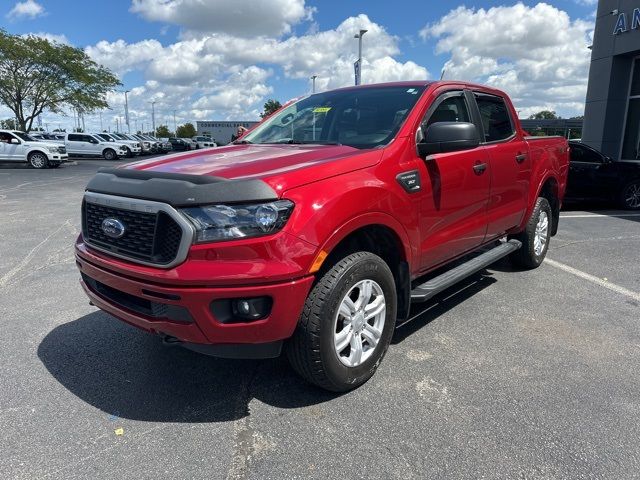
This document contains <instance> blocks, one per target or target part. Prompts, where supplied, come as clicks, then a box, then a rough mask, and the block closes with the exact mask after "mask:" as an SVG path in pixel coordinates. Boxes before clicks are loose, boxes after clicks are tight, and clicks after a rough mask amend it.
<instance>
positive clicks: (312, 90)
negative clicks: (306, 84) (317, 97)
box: [311, 75, 318, 93]
mask: <svg viewBox="0 0 640 480" xmlns="http://www.w3.org/2000/svg"><path fill="white" fill-rule="evenodd" d="M316 78H318V75H311V81H312V82H313V87H312V89H311V93H316Z"/></svg>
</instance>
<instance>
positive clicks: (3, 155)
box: [0, 130, 69, 168]
mask: <svg viewBox="0 0 640 480" xmlns="http://www.w3.org/2000/svg"><path fill="white" fill-rule="evenodd" d="M67 158H69V155H67V151H66V149H65V146H64V145H60V144H58V143H53V142H42V141H38V140H36V139H34V138H32V137H30V136H29V135H28V134H26V133H24V132H19V131H17V130H0V161H2V162H28V163H29V165H31V166H32V167H33V168H46V167H52V168H56V167H59V166H60V164H61V163H62V162H64V161H65V160H67Z"/></svg>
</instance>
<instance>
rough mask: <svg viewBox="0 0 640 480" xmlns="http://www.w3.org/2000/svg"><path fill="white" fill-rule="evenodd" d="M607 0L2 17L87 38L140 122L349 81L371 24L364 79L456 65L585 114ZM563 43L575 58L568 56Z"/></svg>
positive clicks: (34, 9)
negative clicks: (592, 53) (595, 32)
mask: <svg viewBox="0 0 640 480" xmlns="http://www.w3.org/2000/svg"><path fill="white" fill-rule="evenodd" d="M595 3H596V2H595V1H593V0H555V1H549V2H546V3H544V4H543V3H540V2H530V1H525V2H508V1H502V2H499V1H467V2H460V3H458V2H439V1H438V2H436V1H426V2H416V1H415V0H413V1H407V0H395V1H394V2H356V1H349V0H342V1H335V0H326V1H323V2H319V1H304V0H271V1H267V0H254V1H249V0H236V1H235V2H227V1H222V0H204V2H202V3H198V0H132V1H125V0H111V1H104V0H99V1H94V0H84V1H65V2H60V1H48V0H21V1H15V0H12V1H7V0H3V1H2V3H0V5H1V6H2V9H3V10H4V12H0V14H1V15H2V19H3V28H5V29H6V30H7V31H9V32H10V33H15V34H26V33H36V34H39V35H46V36H49V37H51V38H56V39H59V40H62V41H65V42H68V43H70V44H72V45H74V46H77V47H81V48H86V49H87V52H88V53H89V54H90V55H91V56H92V57H93V58H94V59H96V60H97V61H99V62H100V63H103V64H105V65H106V66H108V67H109V68H111V69H113V70H114V71H115V72H116V73H118V74H119V75H120V77H121V78H122V81H123V83H124V86H125V88H127V89H129V90H133V92H132V93H131V94H130V97H131V98H130V100H131V107H130V109H131V112H132V117H135V118H136V121H138V122H140V125H141V124H142V122H144V121H145V119H146V120H147V121H149V118H148V116H149V114H148V112H147V110H148V104H147V102H148V101H150V100H156V101H157V102H158V104H157V108H158V115H159V117H160V118H159V120H158V122H164V120H165V118H168V116H171V117H172V113H173V111H174V110H176V114H177V117H178V123H180V122H182V121H193V120H196V119H224V118H238V117H243V118H246V119H251V118H254V117H255V116H256V115H257V113H258V112H259V111H260V110H261V106H262V103H264V101H265V100H266V99H267V98H277V99H279V100H281V101H285V100H288V99H290V98H292V97H296V96H299V95H302V94H305V93H308V91H309V89H310V81H309V80H308V76H309V75H310V74H317V75H318V89H324V88H332V87H336V86H342V85H344V84H347V83H349V82H351V81H352V80H351V79H352V77H353V71H352V66H351V63H352V62H353V61H354V60H355V57H356V51H357V40H356V39H353V38H352V37H353V35H352V33H351V32H353V33H356V31H357V29H358V28H359V27H363V26H364V28H369V30H370V32H369V33H367V34H365V36H364V49H363V50H364V61H365V64H364V67H363V81H364V82H370V81H385V80H396V79H414V78H424V77H425V76H428V77H430V78H437V77H439V76H440V72H441V69H442V67H443V65H445V64H446V65H447V73H446V74H445V75H447V77H448V76H449V74H451V75H452V76H455V77H457V78H462V79H464V80H473V81H481V82H484V83H491V84H493V85H496V86H498V87H500V88H504V89H505V90H507V91H508V92H509V93H510V94H511V95H512V96H513V97H514V99H515V100H516V105H517V107H518V108H519V109H520V110H521V114H526V113H529V112H530V111H531V112H532V111H534V110H536V109H539V108H553V109H555V110H557V111H559V112H560V113H562V114H563V115H564V116H572V115H579V114H581V108H582V106H581V104H582V102H583V100H584V93H585V92H586V76H587V71H588V61H589V52H588V50H587V49H586V46H587V45H588V44H589V35H590V31H591V30H592V29H593V18H594V11H595V8H596V6H595ZM203 4H204V5H203ZM258 10H259V11H258ZM223 17H224V18H223ZM256 22H258V23H256ZM257 24H259V25H260V27H256V25H257ZM256 29H257V30H256ZM540 30H542V32H541V31H540ZM543 44H544V45H543ZM562 49H565V51H566V55H571V56H572V58H570V59H569V60H568V61H566V62H564V63H565V64H564V65H562V64H558V59H557V56H558V54H560V55H563V53H562ZM554 57H556V58H554ZM573 57H575V58H573ZM565 58H566V57H565ZM567 64H568V65H567ZM409 77H410V78H409ZM122 100H123V99H122V96H121V95H119V94H114V95H112V96H110V103H111V104H112V106H113V110H112V111H107V112H105V115H104V117H105V118H110V120H109V121H112V120H113V117H114V116H116V115H118V114H119V113H118V112H119V111H121V110H122V105H121V104H122ZM4 113H5V110H1V109H0V115H4ZM170 114H171V115H170ZM163 115H164V117H163ZM6 116H8V115H6ZM94 117H95V116H94ZM94 117H91V118H89V121H90V122H95V118H94ZM50 120H51V121H59V122H63V123H64V122H67V123H69V121H68V120H65V119H64V118H63V119H59V118H56V119H54V118H53V117H51V116H50ZM164 123H169V120H167V121H166V122H164ZM170 123H173V120H171V122H170Z"/></svg>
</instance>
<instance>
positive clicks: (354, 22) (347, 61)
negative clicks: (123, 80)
mask: <svg viewBox="0 0 640 480" xmlns="http://www.w3.org/2000/svg"><path fill="white" fill-rule="evenodd" d="M360 28H365V29H367V30H369V31H368V32H367V34H366V35H365V36H364V41H365V44H364V49H363V57H364V65H363V73H362V77H363V83H373V82H384V81H394V80H414V79H426V78H428V76H429V73H428V72H427V70H426V69H425V68H424V67H421V66H420V65H417V64H416V63H414V62H411V61H408V62H400V61H398V60H396V59H395V58H394V56H396V55H398V54H399V48H398V39H397V38H396V37H394V36H392V35H390V34H389V33H387V32H386V30H385V29H384V28H383V27H382V26H380V25H378V24H376V23H374V22H372V21H371V20H370V19H369V18H368V17H367V16H366V15H360V16H357V17H350V18H347V19H346V20H345V21H343V22H342V23H341V24H340V25H338V26H337V27H336V28H335V29H331V30H325V31H318V30H317V29H316V28H312V29H310V30H308V31H307V33H306V34H304V35H301V36H289V37H287V38H286V39H279V38H277V37H269V36H256V37H252V38H243V37H236V36H233V35H230V34H228V33H219V32H218V33H211V34H206V35H204V34H203V35H200V36H197V37H184V38H183V39H182V40H180V41H177V42H175V43H173V44H170V45H167V46H163V45H162V44H160V42H158V41H157V40H143V41H140V42H136V43H131V44H129V43H127V42H125V41H124V40H117V41H115V42H107V41H101V42H98V43H97V44H96V45H94V46H90V47H87V48H86V52H87V53H88V54H89V55H90V56H91V57H92V58H93V59H94V60H95V61H97V62H99V63H101V64H103V65H105V66H107V67H109V68H110V69H112V70H113V71H115V72H117V73H118V74H119V75H121V76H122V75H125V74H126V73H128V72H132V71H136V72H140V73H142V74H143V75H144V78H145V81H146V83H145V84H144V86H140V87H137V88H134V89H132V91H131V92H130V93H129V111H130V113H131V117H132V119H135V118H138V119H139V125H140V124H141V123H142V121H143V118H146V119H147V120H145V121H146V122H147V125H148V122H149V120H150V115H149V111H150V105H149V104H148V102H150V101H156V102H157V103H156V105H155V109H156V125H159V124H160V120H158V119H159V118H163V117H162V115H165V117H166V116H167V115H168V117H166V118H168V120H167V121H166V122H164V121H163V122H162V123H168V124H169V125H171V126H172V125H173V111H174V110H176V116H177V123H178V124H179V123H181V121H186V120H188V121H192V120H193V119H205V118H209V119H210V118H214V119H239V118H240V119H246V120H251V119H257V118H258V114H259V112H260V110H261V109H262V105H263V103H264V101H265V100H266V99H267V98H268V96H270V95H271V94H272V93H273V87H272V86H271V85H270V81H271V80H272V78H273V69H274V68H281V69H282V71H283V72H284V75H285V77H286V78H290V79H304V80H307V81H308V79H309V77H310V76H311V75H318V78H317V81H316V88H317V90H318V91H320V90H324V89H327V88H335V87H341V86H345V85H352V84H353V62H354V61H355V59H356V57H357V45H358V42H357V41H355V40H354V38H353V35H354V32H357V31H358V30H359V29H360ZM303 93H307V92H304V91H301V92H300V94H303ZM280 100H281V101H286V100H288V99H286V98H281V99H280ZM108 101H109V103H110V105H112V107H113V112H114V113H112V114H110V116H111V118H112V121H113V119H115V115H122V112H123V111H124V95H123V94H118V93H116V94H113V95H111V96H110V97H109V99H108ZM132 126H133V124H132Z"/></svg>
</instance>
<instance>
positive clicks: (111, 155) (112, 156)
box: [102, 148, 118, 161]
mask: <svg viewBox="0 0 640 480" xmlns="http://www.w3.org/2000/svg"><path fill="white" fill-rule="evenodd" d="M102 156H103V157H104V159H105V160H109V161H112V160H116V159H117V158H118V155H117V154H116V152H115V150H111V149H110V148H107V149H106V150H105V151H104V152H103V153H102Z"/></svg>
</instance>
